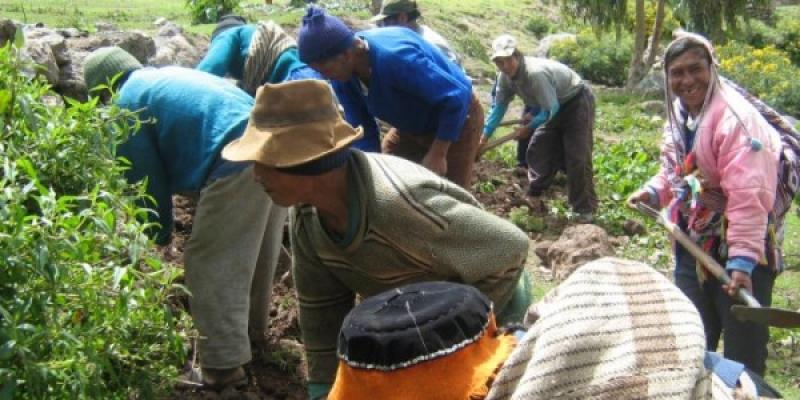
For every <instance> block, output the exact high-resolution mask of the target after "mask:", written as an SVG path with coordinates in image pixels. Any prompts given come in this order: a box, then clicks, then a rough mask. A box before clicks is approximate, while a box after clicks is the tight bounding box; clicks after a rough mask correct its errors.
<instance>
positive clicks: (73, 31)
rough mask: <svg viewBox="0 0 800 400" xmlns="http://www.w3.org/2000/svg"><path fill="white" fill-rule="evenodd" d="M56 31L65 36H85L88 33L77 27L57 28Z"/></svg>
mask: <svg viewBox="0 0 800 400" xmlns="http://www.w3.org/2000/svg"><path fill="white" fill-rule="evenodd" d="M56 32H58V34H59V35H61V36H63V37H65V38H76V37H86V36H88V35H89V32H86V31H84V30H80V29H78V28H58V29H56Z"/></svg>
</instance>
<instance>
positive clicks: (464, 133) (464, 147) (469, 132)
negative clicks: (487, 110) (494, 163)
mask: <svg viewBox="0 0 800 400" xmlns="http://www.w3.org/2000/svg"><path fill="white" fill-rule="evenodd" d="M482 131H483V106H481V103H480V101H478V98H477V97H476V96H475V94H473V95H472V103H471V104H470V107H469V112H468V113H467V120H466V121H465V122H464V127H463V128H462V129H461V134H460V135H459V136H458V140H456V141H455V142H453V143H452V144H451V145H450V148H449V149H448V151H447V173H446V174H445V176H446V177H447V179H450V180H451V181H453V182H454V183H456V184H458V185H460V186H461V187H463V188H466V189H468V188H469V185H470V183H471V181H472V168H473V166H474V165H475V157H476V155H477V154H478V142H479V141H480V138H481V132H482ZM435 138H436V137H435V135H434V133H429V134H412V133H405V132H399V131H398V130H397V129H396V128H392V129H390V130H389V132H388V133H386V136H384V138H383V142H382V143H381V151H382V152H383V153H384V154H392V155H396V156H398V157H403V158H405V159H407V160H411V161H414V162H416V163H422V159H423V158H425V154H427V153H428V149H430V147H431V144H432V143H433V140H434V139H435Z"/></svg>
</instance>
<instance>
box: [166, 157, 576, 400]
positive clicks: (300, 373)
mask: <svg viewBox="0 0 800 400" xmlns="http://www.w3.org/2000/svg"><path fill="white" fill-rule="evenodd" d="M473 182H474V183H476V184H477V183H478V182H492V185H493V187H494V190H492V191H485V192H486V193H484V192H482V191H480V190H473V194H475V196H476V197H477V198H478V200H480V201H481V202H482V203H483V204H484V206H485V207H486V209H487V210H488V211H490V212H493V213H495V214H497V215H500V216H502V217H504V218H507V217H508V216H509V213H510V212H511V210H512V209H514V208H519V207H528V209H529V210H531V213H533V214H538V215H543V216H546V214H547V212H546V210H545V209H544V205H543V204H542V203H538V204H532V203H531V202H530V201H528V200H526V198H525V196H524V193H525V188H526V185H527V177H526V176H524V174H519V173H515V171H514V169H512V168H506V167H504V166H503V165H501V164H500V163H499V162H495V161H488V160H483V161H481V162H479V163H478V164H476V174H475V178H474V181H473ZM475 186H476V187H477V186H478V185H475ZM559 195H561V193H560V189H559V188H555V189H554V190H552V191H550V192H548V193H546V194H545V196H544V197H545V198H548V197H550V198H552V197H556V196H559ZM174 200H175V206H176V207H175V208H176V215H175V217H176V218H175V220H176V234H175V237H174V238H173V242H172V244H171V245H170V246H169V248H168V249H165V250H164V251H163V252H162V254H163V256H164V258H165V259H167V260H168V261H171V262H174V263H176V264H178V265H182V263H183V247H184V243H185V242H186V240H188V237H189V235H190V233H191V228H192V215H193V213H194V202H193V201H192V200H191V199H188V198H185V197H179V196H176V197H175V199H174ZM545 218H546V217H545ZM545 222H546V229H547V231H551V230H555V231H557V232H556V233H555V234H558V232H560V231H561V229H563V226H564V224H565V223H564V222H563V221H559V220H558V219H552V220H547V219H546V220H545ZM536 236H538V235H536ZM285 248H287V249H288V243H285ZM289 262H290V260H289V254H288V252H284V254H282V256H281V259H280V262H279V265H278V270H277V272H276V275H275V284H274V288H273V293H272V306H271V311H270V328H269V331H268V332H266V333H265V335H264V337H263V339H262V340H256V341H255V342H254V343H253V346H252V348H253V361H251V362H250V363H249V364H248V365H247V366H246V370H247V373H248V375H249V377H250V379H249V383H248V384H247V385H246V386H244V387H242V388H238V389H234V388H226V389H224V390H222V391H211V390H183V389H175V390H174V391H173V392H172V393H170V396H169V398H171V399H191V400H216V399H224V400H234V399H247V400H257V399H305V398H307V395H306V391H305V388H304V385H303V382H304V370H305V366H304V365H303V360H302V351H303V346H302V343H301V342H300V332H299V327H298V323H297V307H296V305H297V301H296V297H295V293H294V288H293V285H292V280H291V274H290V273H289ZM178 303H180V305H182V306H183V307H186V305H187V304H188V301H186V299H181V301H179V302H178ZM188 358H189V360H191V359H192V357H191V356H190V357H188ZM190 366H191V361H189V362H187V365H186V366H185V368H184V370H185V371H186V370H188V369H189V367H190Z"/></svg>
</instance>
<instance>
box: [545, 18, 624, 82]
mask: <svg viewBox="0 0 800 400" xmlns="http://www.w3.org/2000/svg"><path fill="white" fill-rule="evenodd" d="M632 46H633V41H632V39H631V36H630V35H627V34H625V35H623V36H622V37H621V38H620V41H619V42H616V41H614V40H613V39H610V38H598V37H597V36H596V35H595V34H594V33H593V32H592V31H591V30H584V31H582V32H581V33H579V34H578V38H577V39H576V40H563V41H560V42H557V43H555V44H554V45H553V47H552V48H551V49H550V56H551V57H552V58H555V59H556V60H559V61H561V62H563V63H564V64H567V65H569V66H570V67H572V69H574V70H575V71H576V72H578V73H579V74H580V75H581V76H582V77H583V78H584V79H588V80H590V81H592V82H594V83H601V84H605V85H611V86H621V85H623V84H624V83H625V79H627V77H628V65H629V64H630V58H631V48H632Z"/></svg>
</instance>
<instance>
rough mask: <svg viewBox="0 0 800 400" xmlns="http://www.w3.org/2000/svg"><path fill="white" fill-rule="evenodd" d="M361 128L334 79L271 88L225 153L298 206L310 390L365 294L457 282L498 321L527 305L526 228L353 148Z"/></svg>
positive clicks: (331, 371) (296, 257)
mask: <svg viewBox="0 0 800 400" xmlns="http://www.w3.org/2000/svg"><path fill="white" fill-rule="evenodd" d="M361 135H362V131H361V128H352V127H351V126H350V125H349V124H348V123H347V122H345V121H344V120H343V119H342V117H341V116H340V115H339V113H338V111H337V109H336V107H335V105H334V102H333V96H332V93H331V90H330V87H329V86H328V84H326V83H325V82H323V81H315V80H304V81H296V82H286V83H281V84H276V85H269V84H268V85H264V86H262V87H261V88H260V89H259V90H258V93H257V94H256V105H255V108H254V109H253V113H252V115H251V117H250V123H249V124H248V126H247V129H246V131H245V134H244V135H243V136H242V137H241V139H239V140H236V141H234V142H231V143H230V144H229V145H228V146H227V147H225V149H224V150H223V152H222V155H223V157H225V158H226V159H228V160H232V161H255V167H254V170H253V172H254V175H255V179H256V181H258V182H259V183H260V184H261V185H262V186H263V187H264V190H265V191H266V192H267V193H268V194H269V195H270V197H271V198H272V199H273V200H274V201H275V202H276V203H277V204H279V205H282V206H295V207H294V209H293V211H291V212H290V221H291V239H292V252H293V266H292V272H293V274H294V282H295V287H296V289H297V295H298V300H299V307H300V316H299V320H300V329H301V331H302V336H303V343H304V344H305V349H306V355H307V360H308V377H309V382H310V385H309V392H310V395H311V398H317V397H320V396H322V395H324V394H325V393H327V391H328V389H329V387H330V385H331V383H332V382H333V379H334V375H335V372H336V365H337V359H336V337H337V333H338V332H339V328H340V326H341V324H342V321H343V320H344V317H345V315H346V314H347V312H348V311H349V310H350V309H351V308H352V307H353V305H354V303H355V298H356V295H360V296H362V297H368V296H372V295H374V294H377V293H380V292H382V291H384V290H387V289H391V288H395V287H398V286H401V285H405V284H409V283H414V282H421V281H432V280H440V281H455V282H460V283H465V284H468V285H471V286H474V287H476V288H477V289H479V290H480V291H481V292H483V293H484V294H486V295H487V296H488V297H489V298H490V299H491V300H492V301H493V302H494V304H495V306H496V310H497V315H498V319H499V320H500V322H509V321H514V320H519V319H520V318H521V316H522V315H523V314H524V311H525V309H526V308H527V305H528V304H529V303H530V288H529V287H528V285H529V284H530V283H529V281H528V280H527V279H525V275H523V273H522V267H523V263H524V261H525V258H526V256H527V251H528V238H527V236H526V235H525V233H524V232H522V231H520V230H519V229H518V228H517V227H515V226H514V225H513V224H511V223H510V222H508V221H506V220H504V219H502V218H499V217H497V216H495V215H493V214H490V213H488V212H486V211H484V210H483V209H482V208H481V206H480V204H479V203H478V202H477V200H475V198H474V197H472V195H470V194H469V192H467V191H466V190H464V189H462V188H461V187H460V186H458V185H456V184H454V183H452V182H450V181H448V180H446V179H444V178H442V177H439V176H438V175H436V174H434V173H433V172H431V171H430V170H428V169H426V168H424V167H422V166H420V165H418V164H415V163H413V162H411V161H407V160H404V159H401V158H398V157H394V156H390V155H383V154H374V153H364V152H361V151H359V150H355V149H350V148H349V144H350V143H352V142H353V141H354V140H356V139H358V138H359V137H360V136H361ZM489 243H491V245H488V244H489Z"/></svg>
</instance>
